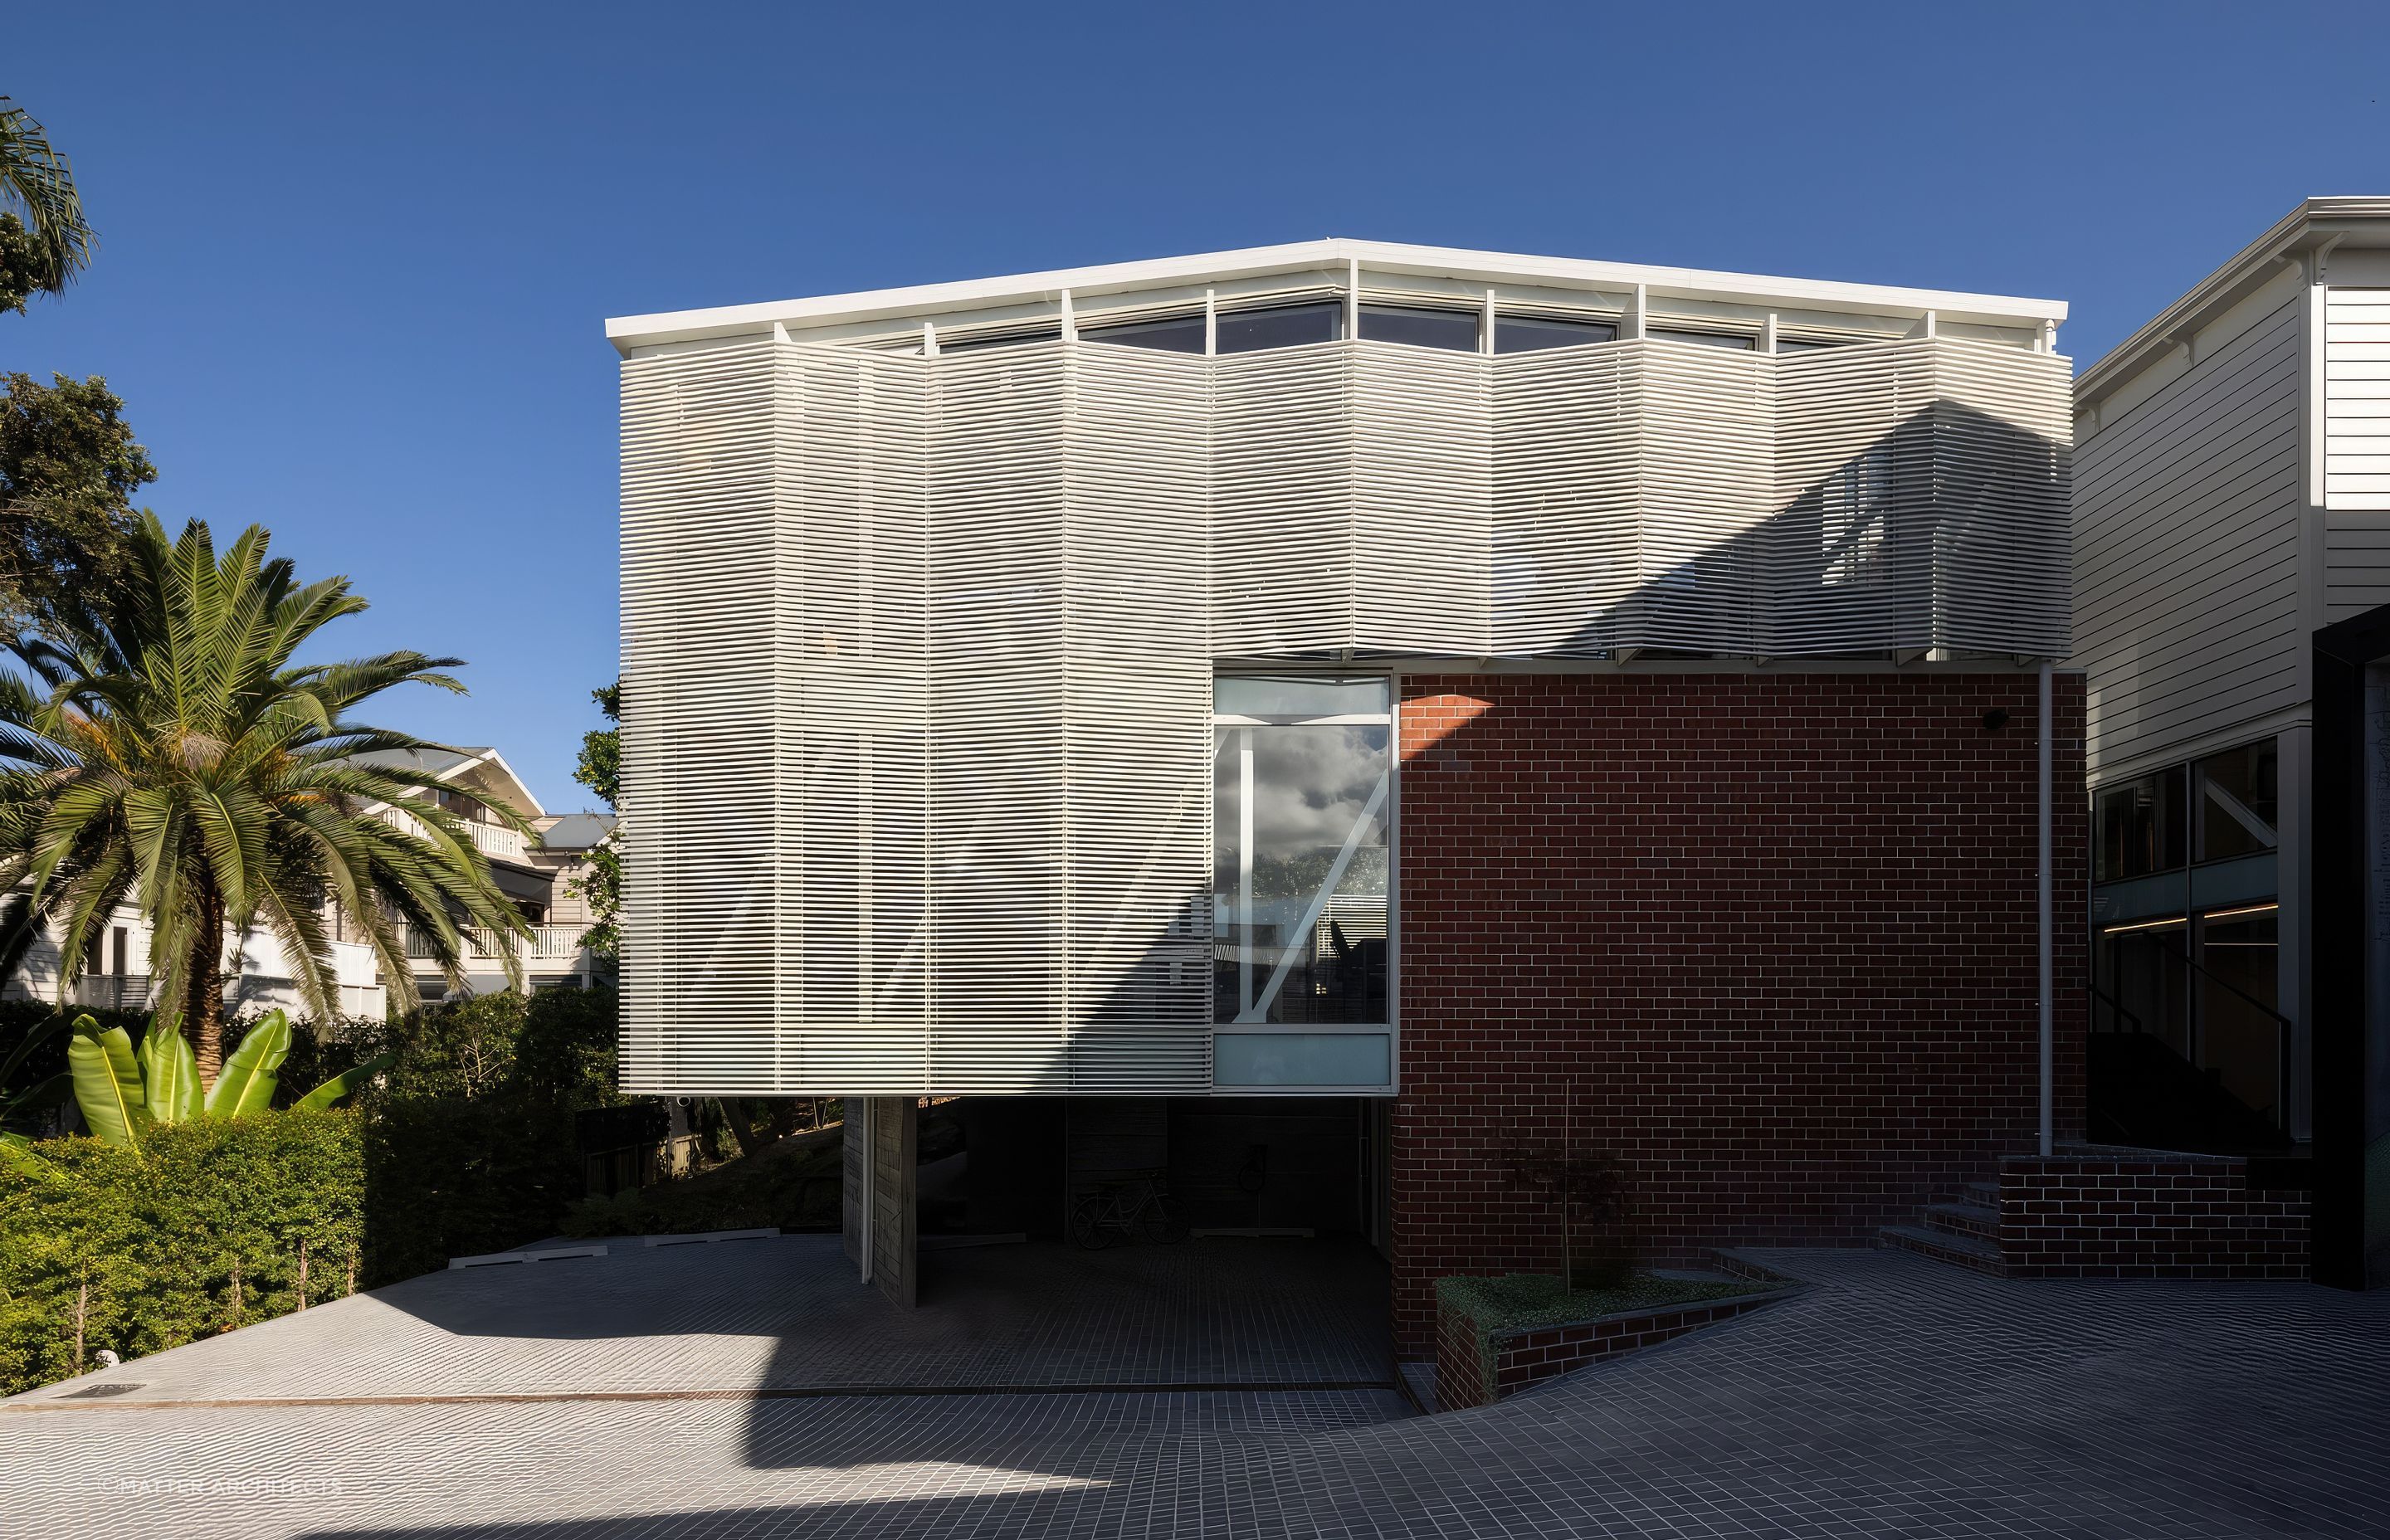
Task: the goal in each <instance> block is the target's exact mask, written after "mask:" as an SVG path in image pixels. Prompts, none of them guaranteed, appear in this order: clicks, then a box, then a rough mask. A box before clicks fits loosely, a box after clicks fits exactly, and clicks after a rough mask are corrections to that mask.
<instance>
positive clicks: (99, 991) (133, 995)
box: [74, 973, 149, 1010]
mask: <svg viewBox="0 0 2390 1540" xmlns="http://www.w3.org/2000/svg"><path fill="white" fill-rule="evenodd" d="M74 1003H75V1004H76V1005H79V1006H81V1007H84V1009H85V1010H147V1009H148V1008H149V975H148V974H147V973H86V974H84V976H83V977H82V978H80V979H77V980H76V981H75V985H74Z"/></svg>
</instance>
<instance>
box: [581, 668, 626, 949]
mask: <svg viewBox="0 0 2390 1540" xmlns="http://www.w3.org/2000/svg"><path fill="white" fill-rule="evenodd" d="M589 698H590V699H592V700H595V701H597V702H598V710H599V711H601V712H605V713H606V720H607V721H609V722H611V723H613V724H615V725H613V726H611V727H598V728H593V729H591V730H590V731H589V732H587V733H585V734H583V735H582V738H581V761H580V763H579V764H575V765H574V766H573V767H572V778H573V779H574V780H577V781H579V782H580V783H581V784H582V785H584V786H585V787H587V788H589V789H591V790H593V791H595V792H597V793H598V795H599V796H601V797H603V798H605V799H606V805H607V806H608V807H609V808H617V809H619V808H620V806H621V805H622V802H621V799H622V792H623V729H622V726H621V723H622V720H623V682H622V681H621V680H620V679H617V680H615V681H614V682H613V683H612V684H610V685H607V686H604V687H600V688H598V689H594V690H591V691H590V692H589ZM619 833H620V831H619V830H618V831H617V832H616V833H615V834H610V835H608V836H607V837H606V838H605V840H603V841H600V842H599V843H598V846H597V847H596V848H595V849H593V850H591V851H590V853H589V870H588V871H587V872H586V873H585V874H584V875H582V876H580V877H578V878H575V879H573V880H572V891H573V892H577V893H579V894H580V895H581V896H582V897H583V898H584V899H585V900H586V901H587V902H588V905H589V913H590V916H591V924H590V926H589V929H588V930H585V931H583V932H582V935H581V944H582V945H584V946H586V947H588V948H589V949H590V950H591V951H593V952H600V953H603V954H605V955H606V956H616V955H617V954H618V953H620V952H621V951H622V946H623V926H622V918H623V853H622V848H621V847H620V845H618V844H617V843H616V841H617V839H618V837H619Z"/></svg>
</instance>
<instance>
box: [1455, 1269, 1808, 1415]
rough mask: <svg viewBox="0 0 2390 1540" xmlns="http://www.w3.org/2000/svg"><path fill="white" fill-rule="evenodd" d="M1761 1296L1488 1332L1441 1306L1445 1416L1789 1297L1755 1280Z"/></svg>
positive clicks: (1458, 1312)
mask: <svg viewBox="0 0 2390 1540" xmlns="http://www.w3.org/2000/svg"><path fill="white" fill-rule="evenodd" d="M1752 1288H1753V1290H1754V1292H1751V1293H1748V1294H1731V1295H1728V1296H1725V1297H1723V1298H1719V1299H1709V1300H1693V1301H1686V1302H1681V1303H1674V1304H1655V1305H1647V1306H1644V1307H1643V1308H1640V1309H1637V1310H1624V1311H1620V1312H1618V1313H1617V1314H1615V1315H1597V1316H1593V1317H1590V1318H1588V1319H1586V1320H1579V1321H1562V1322H1558V1323H1554V1324H1538V1325H1535V1326H1524V1327H1508V1328H1497V1329H1495V1330H1493V1331H1490V1332H1489V1331H1485V1330H1482V1329H1481V1328H1479V1325H1478V1323H1477V1321H1476V1319H1475V1318H1474V1317H1473V1316H1471V1315H1469V1314H1468V1313H1466V1312H1465V1311H1464V1310H1462V1309H1460V1308H1458V1307H1456V1306H1454V1305H1453V1304H1451V1303H1448V1302H1444V1301H1441V1300H1440V1301H1439V1303H1438V1306H1437V1310H1436V1323H1435V1325H1436V1332H1435V1399H1436V1405H1437V1406H1438V1407H1439V1408H1440V1409H1442V1410H1444V1411H1447V1412H1449V1411H1458V1409H1460V1408H1461V1407H1464V1406H1482V1405H1486V1404H1487V1403H1488V1402H1494V1401H1499V1400H1501V1399H1502V1398H1503V1397H1505V1396H1510V1395H1516V1394H1517V1393H1518V1392H1521V1391H1523V1390H1525V1389H1526V1388H1527V1387H1529V1386H1530V1385H1535V1384H1539V1383H1541V1382H1542V1381H1544V1380H1549V1379H1551V1378H1552V1377H1553V1376H1554V1375H1559V1374H1566V1373H1568V1372H1569V1371H1570V1370H1572V1369H1580V1368H1583V1367H1586V1366H1587V1365H1588V1364H1598V1363H1600V1362H1601V1361H1602V1360H1604V1359H1608V1358H1615V1357H1618V1356H1619V1355H1620V1354H1627V1353H1633V1352H1635V1351H1636V1350H1637V1349H1638V1348H1647V1347H1654V1346H1657V1345H1658V1344H1659V1343H1662V1342H1664V1341H1669V1340H1670V1339H1671V1338H1675V1337H1681V1336H1683V1335H1684V1334H1685V1333H1686V1332H1688V1331H1697V1330H1699V1329H1700V1328H1703V1327H1705V1326H1709V1325H1711V1324H1712V1323H1714V1322H1717V1321H1724V1320H1730V1319H1732V1318H1733V1317H1734V1316H1737V1315H1744V1314H1746V1313H1748V1312H1750V1311H1753V1310H1756V1309H1758V1308H1759V1307H1760V1306H1762V1305H1767V1304H1773V1303H1776V1302H1777V1301H1778V1300H1780V1299H1782V1298H1784V1297H1785V1295H1786V1293H1787V1292H1788V1290H1786V1289H1785V1288H1784V1287H1782V1286H1781V1285H1780V1284H1776V1283H1770V1282H1763V1281H1758V1280H1754V1282H1753V1284H1752Z"/></svg>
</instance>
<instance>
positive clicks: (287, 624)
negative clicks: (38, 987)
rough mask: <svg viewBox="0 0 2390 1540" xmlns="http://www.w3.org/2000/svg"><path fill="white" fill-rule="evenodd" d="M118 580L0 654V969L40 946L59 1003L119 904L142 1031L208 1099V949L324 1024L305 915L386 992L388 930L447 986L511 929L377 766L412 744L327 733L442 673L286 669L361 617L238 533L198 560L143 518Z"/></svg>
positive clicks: (428, 805)
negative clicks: (352, 945)
mask: <svg viewBox="0 0 2390 1540" xmlns="http://www.w3.org/2000/svg"><path fill="white" fill-rule="evenodd" d="M364 608H365V600H364V599H363V598H361V597H358V596H356V595H355V594H354V593H353V592H351V590H350V588H349V584H348V580H347V579H345V578H328V579H325V580H323V581H320V582H317V583H313V584H300V582H299V581H298V579H297V577H296V576H295V574H294V573H293V571H292V569H291V565H290V563H289V561H288V560H286V559H279V558H276V559H269V558H267V555H266V535H265V532H264V531H263V529H260V528H258V527H256V526H251V528H250V529H249V530H248V531H246V532H244V533H242V534H241V536H240V537H239V538H238V539H237V540H236V541H234V542H233V544H232V545H231V546H230V547H229V548H227V549H226V550H225V552H224V553H223V554H222V555H221V556H219V555H218V554H217V552H216V549H215V545H214V542H213V539H212V537H211V535H210V534H209V533H208V529H207V526H206V525H204V524H201V523H198V522H196V521H195V522H193V523H191V524H190V525H188V526H186V528H185V530H184V531H183V533H182V536H181V537H180V538H179V539H177V540H174V541H172V542H170V541H169V540H168V539H167V538H166V534H165V532H164V531H163V530H162V529H161V528H160V527H159V525H158V522H157V520H155V519H154V518H152V517H150V516H149V515H148V514H146V513H145V514H143V515H141V517H140V518H139V520H137V521H136V523H135V529H134V538H133V541H132V552H131V560H130V562H129V563H128V571H127V573H126V578H125V583H124V585H123V589H122V594H121V596H120V597H119V598H118V600H117V602H115V603H112V604H110V605H109V606H107V607H105V609H99V608H85V609H84V610H79V611H77V612H75V613H73V614H71V615H68V616H65V617H62V618H61V620H60V622H59V623H58V624H57V625H56V626H54V627H53V629H52V633H51V635H45V636H27V637H20V638H19V639H18V641H17V642H16V643H14V644H13V646H12V649H13V650H14V651H15V653H16V655H17V657H18V659H19V661H20V662H21V663H22V664H23V665H24V669H25V673H24V674H0V888H5V889H6V891H7V892H9V900H8V905H9V907H8V911H7V915H6V918H7V922H8V927H9V934H10V937H11V942H10V944H11V945H12V946H13V948H14V949H15V954H16V955H19V956H20V955H21V953H22V950H23V947H24V946H25V945H26V944H28V943H30V941H31V939H32V935H33V934H35V933H36V931H37V930H38V928H39V927H40V926H42V925H45V924H46V925H49V926H52V927H54V929H55V931H56V933H57V935H58V944H59V958H58V969H59V974H60V978H61V981H62V982H72V981H73V980H75V979H77V978H79V977H80V976H81V975H82V973H83V972H84V969H85V968H86V966H87V965H88V964H89V962H90V961H91V959H92V958H93V957H95V956H97V953H98V948H99V946H100V944H101V942H102V940H103V938H104V937H105V936H106V934H107V931H108V929H109V922H110V921H111V919H112V918H113V917H114V915H115V913H116V911H117V909H118V908H119V907H120V906H121V905H126V904H136V905H138V906H139V909H140V913H141V916H142V918H143V919H144V920H145V921H147V922H148V926H149V927H150V933H151V936H152V943H151V951H152V956H154V957H156V958H157V959H158V960H157V971H158V972H159V974H160V976H161V982H160V988H159V999H160V1000H161V1002H162V1005H161V1009H162V1011H163V1012H164V1013H165V1014H166V1015H168V1016H169V1017H170V1019H172V1018H179V1020H180V1024H181V1030H182V1031H184V1032H185V1033H188V1034H189V1036H190V1037H191V1040H192V1043H193V1046H195V1048H196V1049H197V1052H198V1059H199V1070H200V1072H201V1073H202V1074H203V1075H205V1076H207V1077H208V1078H209V1079H211V1080H212V1079H213V1078H214V1075H215V1072H216V1070H217V1069H218V1067H219V1059H218V1053H219V1049H220V1044H219V1034H220V1031H221V1027H222V1024H223V1018H224V983H225V938H226V936H227V934H230V935H235V936H237V935H238V934H240V933H242V932H243V931H245V930H248V929H250V928H251V926H258V927H262V928H263V929H264V930H267V931H268V932H270V933H271V934H272V935H273V936H274V937H275V938H276V940H277V941H278V942H279V943H281V947H282V950H283V954H284V956H285V958H286V961H287V962H288V964H289V967H290V969H291V970H292V972H293V974H294V982H296V984H297V985H298V987H299V990H300V993H301V995H302V998H304V999H305V1000H306V1001H307V1003H308V1005H309V1007H310V1009H311V1012H312V1013H313V1014H315V1015H316V1016H318V1017H320V1018H324V1019H329V1018H331V1017H333V1016H334V1015H336V1014H337V1013H338V1007H339V999H340V993H339V984H338V980H337V977H336V975H335V973H334V971H333V963H332V949H331V936H330V932H329V930H328V927H327V924H326V921H325V915H324V912H323V907H322V906H323V905H324V904H325V903H327V902H328V903H330V904H332V905H337V906H338V908H339V909H340V911H341V913H342V914H343V915H344V916H345V918H346V919H347V920H348V922H349V924H350V927H351V928H352V930H353V933H354V934H355V935H356V936H358V937H359V938H360V939H362V940H363V941H365V942H366V943H367V944H368V945H370V946H371V947H372V948H373V950H374V953H375V956H376V959H377V961H378V962H379V964H380V967H381V970H382V974H383V976H384V977H385V978H391V979H406V978H409V977H410V976H411V975H412V968H411V966H410V964H409V961H408V956H409V953H408V943H409V938H408V935H407V932H408V931H411V932H412V935H413V940H414V943H415V945H416V948H417V951H418V954H421V953H424V952H427V951H428V953H429V955H430V957H431V958H432V960H433V961H435V962H436V963H437V965H438V966H439V968H440V969H441V970H442V972H443V974H444V975H446V976H447V977H448V978H449V980H450V981H451V982H454V983H461V982H462V981H463V976H464V966H463V964H464V957H465V953H466V943H465V937H464V934H463V930H462V928H461V925H460V921H461V922H462V925H479V926H484V927H488V928H491V929H493V930H501V931H505V932H508V933H510V934H520V933H522V932H523V931H524V930H526V929H527V927H526V926H525V924H524V922H523V920H522V918H521V917H520V915H519V914H518V913H517V912H516V910H515V908H514V906H513V905H511V904H509V903H508V901H507V899H506V897H505V895H504V894H503V893H501V892H499V891H498V889H497V887H496V885H495V883H494V882H493V881H492V879H491V877H490V871H489V866H488V864H487V862H486V861H485V860H484V859H483V857H482V853H480V851H478V850H477V849H475V847H474V846H473V844H472V841H471V840H470V838H469V834H468V832H467V830H466V829H465V828H464V826H463V824H462V823H461V822H460V821H459V820H458V819H457V818H456V815H454V814H452V813H450V812H448V811H447V810H446V809H444V808H443V807H440V806H439V805H437V804H436V803H435V802H430V801H429V800H426V799H423V798H419V797H417V796H415V795H414V793H416V792H418V791H424V790H430V789H436V788H437V787H438V785H439V782H438V780H437V777H435V776H433V775H432V774H431V773H430V771H428V770H425V769H422V768H419V767H418V766H417V765H416V764H415V763H414V762H413V761H412V760H411V759H408V758H406V757H405V754H392V753H391V752H390V751H409V752H412V751H420V750H422V749H425V748H429V747H432V746H431V745H428V744H426V743H424V742H423V741H422V740H420V739H418V738H412V737H409V736H407V735H405V734H403V733H398V732H393V731H391V730H389V729H386V728H379V727H373V726H368V725H364V724H362V723H357V722H353V721H351V720H349V718H348V715H347V713H348V712H349V711H350V710H351V709H352V708H353V707H355V706H357V705H358V704H360V703H361V702H364V701H366V700H368V699H372V698H373V697H375V696H377V695H379V694H380V693H381V692H382V691H384V690H387V689H390V688H392V687H395V686H398V685H402V684H409V683H418V684H427V685H430V686H432V687H437V688H442V689H451V690H456V691H458V692H459V693H461V692H462V690H463V687H462V686H461V685H459V684H457V682H456V679H455V678H454V677H453V676H451V675H450V674H446V673H445V672H443V671H444V670H445V669H447V668H448V667H450V666H452V665H453V664H454V663H455V662H456V660H455V659H447V658H429V657H426V656H424V655H423V654H421V653H418V652H389V653H383V654H381V655H379V656H377V657H372V658H362V659H356V660H353V661H346V662H337V663H301V662H298V661H295V659H294V654H295V653H296V652H297V651H298V650H299V649H300V648H302V647H303V646H305V645H306V644H307V643H309V642H310V641H311V640H312V639H314V638H315V635H317V633H319V632H320V631H322V630H323V628H324V627H325V626H327V625H328V624H329V623H330V622H333V621H336V620H339V619H341V617H343V616H346V615H352V614H354V613H356V612H358V611H359V610H363V609H364ZM383 809H388V810H390V811H391V813H392V816H388V817H386V816H384V815H383V814H382V811H381V810H383ZM503 811H504V810H503V809H502V810H501V812H503ZM508 816H511V815H508ZM400 821H403V822H404V823H405V824H406V825H407V826H408V827H405V828H402V827H400ZM517 823H518V827H520V820H517ZM13 960H14V957H13V956H0V961H11V962H13ZM518 966H519V965H517V964H516V963H515V962H514V961H513V958H512V956H511V952H510V950H509V952H508V968H509V970H510V971H513V970H515V969H517V968H518ZM517 982H520V979H519V975H518V980H517Z"/></svg>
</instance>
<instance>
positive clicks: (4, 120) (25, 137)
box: [0, 96, 98, 310]
mask: <svg viewBox="0 0 2390 1540" xmlns="http://www.w3.org/2000/svg"><path fill="white" fill-rule="evenodd" d="M0 213H6V214H8V215H10V216H21V219H20V220H19V230H20V231H21V232H22V233H23V237H24V239H25V242H26V244H27V246H28V247H29V248H30V251H29V254H28V255H27V257H26V258H25V259H24V265H23V269H22V272H21V275H20V281H22V282H24V283H25V284H26V286H27V287H26V289H25V292H26V293H32V292H37V291H38V292H41V293H47V294H58V293H63V292H64V291H65V289H66V287H67V285H69V284H71V283H72V282H74V280H75V276H76V275H77V274H79V273H81V272H82V271H83V270H84V268H86V267H89V266H90V265H91V253H92V248H93V247H94V246H96V244H97V243H98V237H96V236H94V235H93V234H92V229H91V225H89V224H88V223H87V222H86V221H85V220H84V213H83V195H82V194H81V193H80V192H78V191H77V190H76V189H75V180H74V168H73V166H72V165H71V164H70V163H69V162H68V160H67V158H66V157H65V156H63V155H61V154H59V153H58V151H57V150H56V149H55V148H51V145H50V136H49V135H48V134H47V133H46V132H45V131H44V130H43V128H42V125H41V124H40V123H39V122H35V121H34V119H33V117H32V114H31V113H29V112H27V111H26V110H25V109H23V108H21V107H19V106H17V105H15V104H14V103H13V102H11V101H10V100H9V99H8V98H7V97H6V96H0ZM19 300H20V302H19V303H18V304H16V305H14V306H12V307H11V308H14V309H19V310H21V309H23V308H24V307H23V304H22V303H21V296H19Z"/></svg>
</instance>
